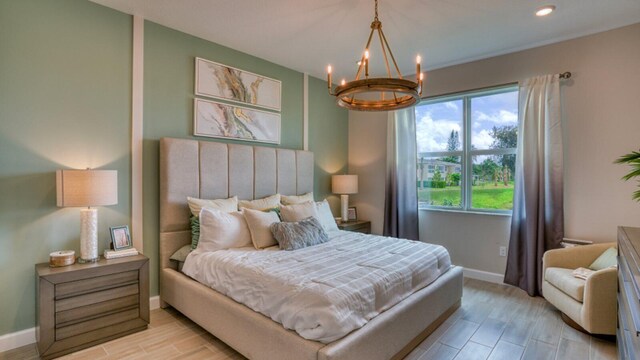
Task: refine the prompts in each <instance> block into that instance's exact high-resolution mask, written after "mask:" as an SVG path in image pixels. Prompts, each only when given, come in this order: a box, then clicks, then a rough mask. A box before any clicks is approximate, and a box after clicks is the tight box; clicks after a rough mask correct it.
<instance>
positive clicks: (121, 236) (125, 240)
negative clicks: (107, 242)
mask: <svg viewBox="0 0 640 360" xmlns="http://www.w3.org/2000/svg"><path fill="white" fill-rule="evenodd" d="M109 231H110V232H111V243H112V244H113V250H124V249H129V248H132V247H133V243H132V242H131V235H129V227H128V226H127V225H122V226H112V227H110V228H109Z"/></svg>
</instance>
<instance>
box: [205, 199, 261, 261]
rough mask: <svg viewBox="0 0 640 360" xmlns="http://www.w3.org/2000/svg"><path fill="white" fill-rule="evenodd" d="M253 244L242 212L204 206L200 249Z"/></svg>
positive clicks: (222, 248)
mask: <svg viewBox="0 0 640 360" xmlns="http://www.w3.org/2000/svg"><path fill="white" fill-rule="evenodd" d="M245 246H252V243H251V233H250V232H249V227H248V226H247V221H246V220H245V219H244V215H242V213H241V212H239V211H236V212H230V213H228V212H224V211H220V210H216V209H210V208H207V207H205V208H202V210H201V211H200V241H198V250H202V251H216V250H224V249H231V248H239V247H245Z"/></svg>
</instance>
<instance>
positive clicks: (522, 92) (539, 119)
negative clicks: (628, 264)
mask: <svg viewBox="0 0 640 360" xmlns="http://www.w3.org/2000/svg"><path fill="white" fill-rule="evenodd" d="M519 96H520V99H519V109H518V110H519V111H518V116H519V118H520V119H519V120H520V121H519V125H518V153H517V160H516V176H515V181H516V184H515V190H514V199H513V216H512V218H511V237H510V240H509V254H508V257H507V269H506V272H505V277H504V282H505V283H507V284H511V285H515V286H518V287H520V288H521V289H523V290H525V291H526V292H527V293H528V294H529V295H530V296H536V295H540V294H541V288H542V276H543V274H542V255H543V254H544V252H545V251H547V250H550V249H555V248H558V247H560V242H561V241H562V238H563V236H564V213H563V211H564V210H563V199H562V191H563V175H562V167H563V165H562V123H561V115H560V114H561V111H560V79H559V76H558V75H545V76H539V77H534V78H531V79H527V80H525V81H524V82H522V83H521V84H520V86H519Z"/></svg>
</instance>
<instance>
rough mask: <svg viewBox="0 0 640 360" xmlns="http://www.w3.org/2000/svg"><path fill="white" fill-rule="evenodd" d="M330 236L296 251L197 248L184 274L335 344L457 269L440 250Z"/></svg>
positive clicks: (314, 337) (355, 236)
mask: <svg viewBox="0 0 640 360" xmlns="http://www.w3.org/2000/svg"><path fill="white" fill-rule="evenodd" d="M329 236H330V239H331V240H330V241H329V242H327V243H324V244H320V245H316V246H311V247H307V248H303V249H299V250H295V251H280V250H278V249H277V248H276V247H272V248H268V249H264V250H256V249H254V248H252V247H251V248H237V249H229V250H219V251H214V252H199V251H198V250H195V251H193V252H191V254H189V256H188V257H187V259H186V261H185V264H184V266H183V268H182V271H183V273H185V274H186V275H188V276H190V277H192V278H194V279H195V280H197V281H199V282H200V283H202V284H205V285H207V286H209V287H211V288H213V289H215V290H217V291H218V292H220V293H222V294H224V295H226V296H229V297H230V298H232V299H234V300H235V301H237V302H239V303H242V304H244V305H246V306H248V307H249V308H251V309H253V310H254V311H257V312H260V313H262V314H264V315H266V316H268V317H270V318H271V319H273V320H274V321H277V322H279V323H281V324H282V325H283V326H284V327H285V328H287V329H292V330H295V331H296V332H297V333H298V334H300V336H302V337H304V338H305V339H310V340H316V341H320V342H323V343H329V342H332V341H335V340H337V339H340V338H342V337H343V336H345V335H347V334H348V333H350V332H351V331H353V330H356V329H358V328H360V327H362V326H363V325H365V324H366V323H367V322H368V321H369V320H371V319H372V318H374V317H375V316H376V315H378V314H380V313H381V312H383V311H384V310H386V309H388V308H390V307H392V306H393V305H395V304H397V303H398V302H400V301H401V300H403V299H404V298H406V297H408V296H409V295H411V294H412V293H414V292H416V291H418V290H420V289H422V288H424V287H425V286H427V285H428V284H430V283H431V282H433V281H434V280H436V279H437V278H438V277H439V276H440V275H441V274H443V273H444V272H446V271H447V270H449V268H450V267H451V259H450V257H449V253H448V252H447V250H446V249H445V248H443V247H442V246H439V245H432V244H427V243H423V242H418V241H408V240H400V239H395V238H387V237H382V236H373V235H364V234H360V233H355V232H347V231H332V232H330V233H329Z"/></svg>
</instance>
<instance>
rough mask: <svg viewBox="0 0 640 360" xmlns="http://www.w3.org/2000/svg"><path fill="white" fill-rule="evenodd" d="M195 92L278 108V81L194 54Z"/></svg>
mask: <svg viewBox="0 0 640 360" xmlns="http://www.w3.org/2000/svg"><path fill="white" fill-rule="evenodd" d="M195 65H196V66H195V67H196V71H195V75H196V76H195V94H196V96H203V97H208V98H216V99H223V100H227V101H232V102H235V103H241V104H247V105H252V106H257V107H261V108H265V109H269V110H275V111H278V112H280V110H281V107H282V104H281V101H282V99H281V98H282V81H280V80H277V79H272V78H270V77H267V76H264V75H260V74H256V73H252V72H250V71H246V70H242V69H238V68H235V67H233V66H229V65H225V64H221V63H217V62H214V61H210V60H206V59H203V58H199V57H196V58H195Z"/></svg>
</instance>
